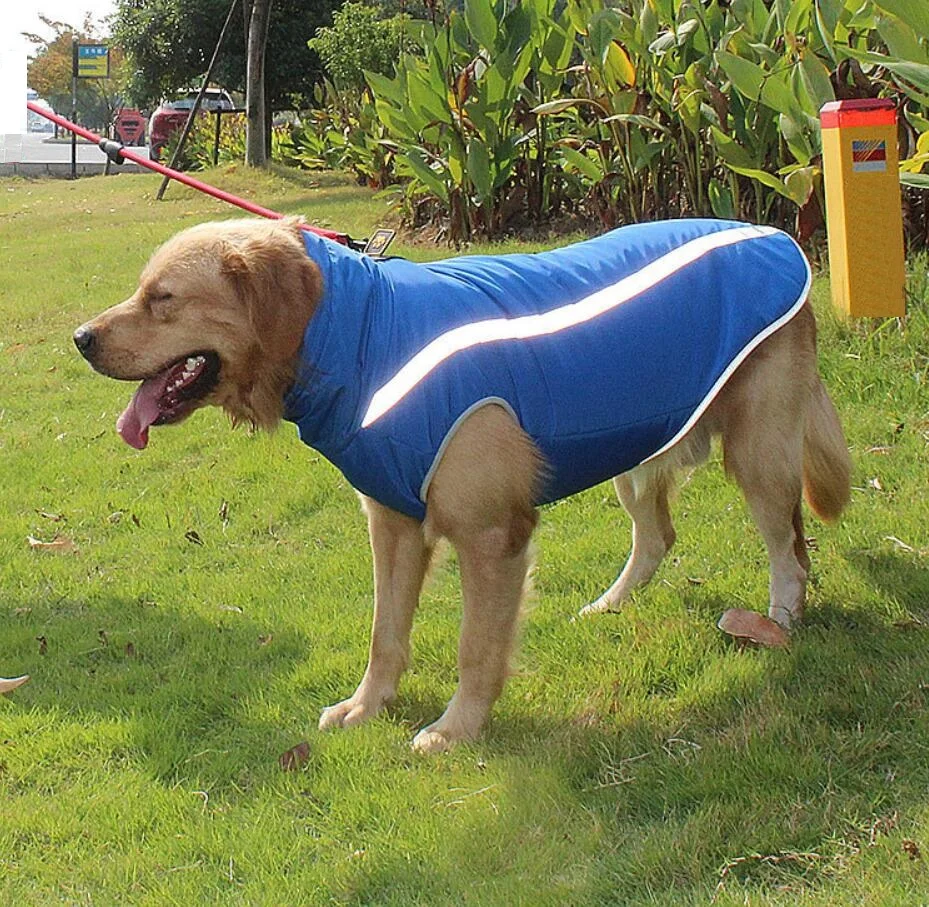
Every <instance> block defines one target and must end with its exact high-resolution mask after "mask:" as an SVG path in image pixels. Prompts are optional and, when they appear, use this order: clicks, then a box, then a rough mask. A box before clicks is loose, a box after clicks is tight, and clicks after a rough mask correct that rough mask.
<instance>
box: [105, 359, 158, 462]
mask: <svg viewBox="0 0 929 907" xmlns="http://www.w3.org/2000/svg"><path fill="white" fill-rule="evenodd" d="M163 390H164V380H162V378H161V376H158V377H156V378H148V379H147V380H145V381H143V382H142V383H141V384H140V385H139V389H138V390H137V391H136V392H135V393H134V394H133V395H132V399H131V400H130V401H129V405H128V406H127V407H126V409H125V410H124V411H123V414H122V415H121V416H120V417H119V418H118V419H117V420H116V431H117V432H118V433H119V436H120V437H121V438H122V439H123V440H124V441H125V442H126V443H127V444H128V445H130V446H131V447H134V448H135V449H136V450H143V449H144V448H145V446H146V445H147V444H148V427H149V426H150V425H151V424H152V423H153V422H154V421H155V420H156V419H157V418H158V416H159V414H160V413H161V409H160V408H159V406H158V398H159V396H160V395H161V392H162V391H163Z"/></svg>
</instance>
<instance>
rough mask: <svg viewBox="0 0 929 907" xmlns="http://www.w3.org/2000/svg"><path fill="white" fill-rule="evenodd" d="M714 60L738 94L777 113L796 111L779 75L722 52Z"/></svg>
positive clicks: (794, 102) (791, 95)
mask: <svg viewBox="0 0 929 907" xmlns="http://www.w3.org/2000/svg"><path fill="white" fill-rule="evenodd" d="M716 59H717V61H718V63H719V65H720V66H721V67H722V68H723V71H724V72H725V73H726V75H727V76H728V77H729V81H730V82H732V85H733V87H734V88H735V89H736V91H738V92H739V93H740V94H742V95H744V96H745V97H747V98H749V99H750V100H752V101H761V103H762V104H765V105H766V106H768V107H770V108H771V109H772V110H776V111H777V112H778V113H792V112H793V111H795V110H796V109H797V106H798V104H797V101H796V100H795V99H794V97H793V94H792V93H791V91H790V89H789V88H788V87H787V85H786V84H785V83H784V82H783V81H782V77H781V76H780V74H778V73H771V72H766V71H765V70H763V69H762V68H761V67H760V66H758V65H757V64H756V63H752V61H751V60H745V59H743V58H742V57H737V56H735V55H734V54H730V53H727V52H726V51H723V50H719V51H717V52H716Z"/></svg>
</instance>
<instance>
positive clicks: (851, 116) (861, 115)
mask: <svg viewBox="0 0 929 907" xmlns="http://www.w3.org/2000/svg"><path fill="white" fill-rule="evenodd" d="M896 122H897V105H896V104H895V103H894V102H893V101H892V100H891V99H890V98H854V99H853V100H849V101H829V103H828V104H823V106H822V108H821V109H820V111H819V123H820V125H821V126H822V128H823V129H835V128H836V127H838V128H845V127H848V126H893V125H895V124H896Z"/></svg>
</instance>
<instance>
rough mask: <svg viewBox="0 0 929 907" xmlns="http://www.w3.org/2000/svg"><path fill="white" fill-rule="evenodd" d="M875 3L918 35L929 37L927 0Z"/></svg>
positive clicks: (879, 0) (884, 0) (895, 0)
mask: <svg viewBox="0 0 929 907" xmlns="http://www.w3.org/2000/svg"><path fill="white" fill-rule="evenodd" d="M873 3H874V5H875V6H876V7H877V8H878V9H882V10H884V12H885V13H890V14H891V15H892V16H896V17H897V18H898V19H900V20H901V21H903V22H905V23H906V24H907V25H909V27H910V28H912V29H913V31H915V32H916V34H917V35H922V36H924V37H925V36H926V35H929V4H927V3H926V2H925V0H873Z"/></svg>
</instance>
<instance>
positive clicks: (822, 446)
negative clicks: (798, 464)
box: [803, 376, 852, 520]
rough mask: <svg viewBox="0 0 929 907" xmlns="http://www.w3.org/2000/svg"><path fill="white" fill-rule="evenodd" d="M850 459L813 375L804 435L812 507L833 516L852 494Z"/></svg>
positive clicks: (808, 498) (821, 387) (832, 411)
mask: <svg viewBox="0 0 929 907" xmlns="http://www.w3.org/2000/svg"><path fill="white" fill-rule="evenodd" d="M851 474H852V461H851V457H849V454H848V446H847V445H846V443H845V434H844V433H843V432H842V425H841V423H840V422H839V414H838V413H837V412H836V411H835V406H833V404H832V400H830V399H829V394H828V393H827V392H826V388H825V386H824V385H823V383H822V381H821V380H820V378H819V376H817V377H816V384H815V386H814V387H813V392H812V396H811V398H810V403H809V407H808V409H807V414H806V427H805V430H804V435H803V492H804V495H805V496H806V501H807V503H808V504H809V505H810V507H812V508H813V511H814V512H815V513H816V515H817V516H819V517H820V518H821V519H824V520H834V519H836V518H837V517H838V515H839V514H840V513H841V512H842V510H843V509H844V508H845V505H846V504H848V499H849V497H850V496H851V484H852V483H851Z"/></svg>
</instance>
